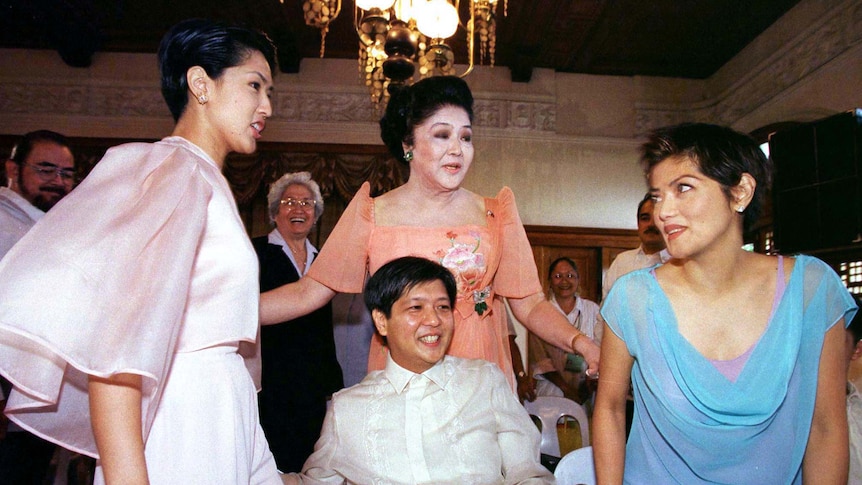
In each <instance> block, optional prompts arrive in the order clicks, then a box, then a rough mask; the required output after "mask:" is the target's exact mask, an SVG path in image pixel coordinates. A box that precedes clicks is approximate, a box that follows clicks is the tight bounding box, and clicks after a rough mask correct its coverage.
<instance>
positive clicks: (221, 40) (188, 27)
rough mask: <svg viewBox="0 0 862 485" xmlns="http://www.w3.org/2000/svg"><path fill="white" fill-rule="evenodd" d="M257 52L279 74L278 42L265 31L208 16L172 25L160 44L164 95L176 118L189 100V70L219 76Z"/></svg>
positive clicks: (176, 119) (160, 67) (214, 76)
mask: <svg viewBox="0 0 862 485" xmlns="http://www.w3.org/2000/svg"><path fill="white" fill-rule="evenodd" d="M254 51H258V52H260V53H261V54H263V57H264V59H266V62H267V63H268V64H269V68H270V70H272V72H273V73H275V68H276V60H275V45H274V44H273V43H272V41H271V40H270V39H269V37H267V36H266V34H264V33H263V32H260V31H257V30H253V29H247V28H245V27H236V26H231V25H227V24H224V23H220V22H213V21H211V20H206V19H189V20H184V21H182V22H180V23H178V24H176V25H174V26H173V27H171V29H170V30H169V31H168V32H167V33H166V34H165V36H164V37H163V38H162V42H161V44H160V45H159V71H160V72H161V75H162V96H164V98H165V101H166V102H167V103H168V108H169V109H170V110H171V114H172V115H173V117H174V121H178V120H179V119H180V115H182V114H183V111H185V109H186V105H187V104H188V101H189V97H188V90H189V85H188V81H187V79H186V73H188V70H189V69H190V68H192V67H194V66H200V67H202V68H203V69H204V71H206V73H207V75H208V76H209V77H210V78H212V79H218V78H219V77H221V75H222V74H223V72H224V70H225V69H227V68H230V67H235V66H238V65H240V64H242V63H243V62H245V61H246V60H247V59H248V58H249V56H250V55H251V53H252V52H254Z"/></svg>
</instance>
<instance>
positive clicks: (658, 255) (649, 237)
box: [602, 194, 670, 301]
mask: <svg viewBox="0 0 862 485" xmlns="http://www.w3.org/2000/svg"><path fill="white" fill-rule="evenodd" d="M653 207H654V204H653V200H652V198H651V197H650V194H646V196H644V198H643V200H641V201H640V203H639V204H638V212H637V214H638V238H640V240H641V245H640V246H639V247H638V248H637V249H630V250H628V251H624V252H622V253H620V254H618V255H617V257H616V258H615V259H614V262H613V263H611V267H610V268H608V272H607V274H605V279H604V281H603V282H602V301H604V300H605V298H607V296H608V292H609V291H611V286H613V285H614V282H615V281H616V280H617V279H618V278H619V277H620V276H622V275H624V274H626V273H631V272H632V271H634V270H636V269H641V268H649V267H650V266H653V265H655V264H658V263H663V262H665V261H667V260H668V259H670V255H669V254H668V253H667V251H665V250H664V239H663V238H662V237H661V233H660V232H659V230H658V228H657V227H655V223H654V222H653V220H652V211H653Z"/></svg>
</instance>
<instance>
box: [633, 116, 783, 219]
mask: <svg viewBox="0 0 862 485" xmlns="http://www.w3.org/2000/svg"><path fill="white" fill-rule="evenodd" d="M673 156H685V157H688V158H690V159H691V161H692V162H694V163H695V164H696V165H697V166H698V168H700V171H701V172H702V173H703V174H704V175H706V176H707V177H709V178H711V179H712V180H715V181H716V182H718V183H719V184H720V185H721V187H722V189H723V191H724V193H725V195H726V196H727V197H730V195H731V194H730V188H731V187H734V186H736V185H737V184H739V182H740V180H742V174H744V173H747V174H749V175H751V176H752V177H753V178H754V180H755V182H757V186H756V187H755V189H754V195H753V197H752V198H751V203H750V204H749V205H748V207H747V208H746V209H745V213H744V217H743V224H742V227H743V230H744V231H748V230H750V229H751V228H752V227H753V226H754V223H755V222H757V218H758V217H760V211H761V210H762V209H763V204H764V202H765V200H766V192H767V191H768V190H769V186H770V184H771V182H772V162H771V161H770V160H769V159H768V158H767V157H766V155H764V154H763V150H761V149H760V145H758V144H757V142H756V141H754V139H753V138H751V137H750V136H748V135H746V134H744V133H739V132H738V131H734V130H732V129H730V128H728V127H725V126H718V125H710V124H707V123H683V124H679V125H674V126H668V127H665V128H659V129H657V130H655V131H653V132H652V133H650V135H649V138H648V140H647V141H646V143H644V144H643V146H641V165H642V166H643V169H644V172H645V173H646V174H647V175H649V173H650V172H651V171H652V169H653V168H654V167H655V166H656V165H658V164H659V163H661V162H662V161H664V160H665V159H666V158H668V157H673Z"/></svg>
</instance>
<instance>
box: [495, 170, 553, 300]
mask: <svg viewBox="0 0 862 485" xmlns="http://www.w3.org/2000/svg"><path fill="white" fill-rule="evenodd" d="M486 204H487V206H488V208H489V210H490V211H492V212H493V214H494V218H495V219H496V223H497V224H498V225H497V230H496V232H497V236H498V239H499V251H500V263H499V266H498V268H497V272H496V273H495V274H494V282H493V285H494V293H496V294H497V295H500V296H505V297H510V298H523V297H525V296H529V295H532V294H533V293H540V292H541V291H542V284H541V283H540V282H539V273H538V271H537V270H536V261H535V260H534V259H533V249H532V247H531V246H530V241H529V240H528V239H527V233H526V231H525V230H524V224H522V223H521V216H520V215H518V207H517V206H516V205H515V194H513V193H512V190H511V189H510V188H509V187H503V188H502V189H501V190H500V192H499V193H498V194H497V197H496V198H494V199H487V202H486Z"/></svg>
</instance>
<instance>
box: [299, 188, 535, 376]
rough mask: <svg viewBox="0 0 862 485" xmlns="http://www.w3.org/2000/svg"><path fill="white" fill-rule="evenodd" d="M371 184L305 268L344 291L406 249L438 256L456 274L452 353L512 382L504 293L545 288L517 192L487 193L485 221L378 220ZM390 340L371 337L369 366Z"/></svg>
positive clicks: (379, 361)
mask: <svg viewBox="0 0 862 485" xmlns="http://www.w3.org/2000/svg"><path fill="white" fill-rule="evenodd" d="M370 193H371V189H370V185H369V184H368V183H367V182H366V183H364V184H363V185H362V187H361V188H360V189H359V191H358V192H357V193H356V196H355V197H354V198H353V200H352V201H351V202H350V205H348V206H347V209H346V210H345V211H344V214H343V215H342V216H341V219H340V220H339V221H338V224H337V225H336V226H335V229H334V230H333V231H332V234H331V235H330V236H329V238H328V239H327V241H326V244H325V245H324V247H323V249H322V250H321V251H320V254H319V255H318V257H317V259H315V260H314V264H312V266H311V269H310V270H309V272H308V276H310V277H311V278H313V279H315V280H316V281H318V282H320V283H322V284H324V285H326V286H327V287H329V288H331V289H333V290H335V291H337V292H341V293H360V292H361V291H362V288H363V285H364V283H365V279H366V274H373V273H374V272H375V271H377V269H378V268H380V267H381V266H382V265H384V264H385V263H387V262H389V261H391V260H393V259H395V258H398V257H401V256H420V257H424V258H428V259H430V260H433V261H437V262H439V263H441V264H442V265H443V266H445V267H447V268H448V269H449V270H450V271H452V274H453V275H454V276H455V281H456V282H457V283H458V301H457V302H456V304H455V312H454V313H455V333H454V335H453V338H452V345H451V346H450V347H449V354H450V355H454V356H456V357H463V358H471V359H484V360H487V361H490V362H493V363H495V364H497V365H498V366H499V367H500V369H501V370H502V371H503V373H504V374H505V375H506V376H507V378H508V379H509V383H510V384H512V385H513V386H514V376H513V374H512V359H511V355H510V353H509V343H508V330H507V327H506V313H505V312H506V309H505V307H504V304H503V300H502V298H501V297H511V298H522V297H525V296H528V295H531V294H533V293H536V292H540V291H542V287H541V284H540V283H539V277H538V273H537V271H536V263H535V261H534V260H533V252H532V250H531V249H530V243H529V241H528V240H527V235H526V233H525V232H524V226H523V224H522V223H521V218H520V216H518V209H517V207H516V206H515V197H514V195H513V194H512V191H511V190H510V189H509V188H508V187H504V188H503V189H502V190H500V192H499V193H498V194H497V197H495V198H487V197H486V198H485V209H486V217H485V221H486V224H485V225H484V226H477V225H466V226H457V227H419V226H378V225H377V224H376V223H375V220H374V199H372V198H371V195H370ZM386 355H387V350H386V347H384V346H383V344H382V340H381V339H379V338H378V337H376V336H375V338H373V339H372V341H371V351H370V352H369V357H368V370H369V372H370V371H372V370H380V369H383V368H384V367H385V366H386Z"/></svg>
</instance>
